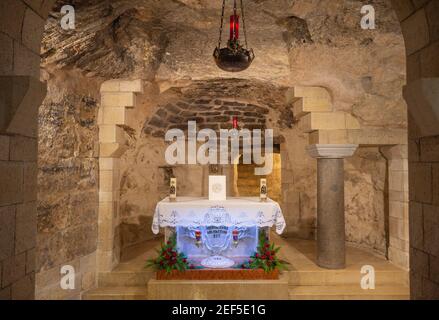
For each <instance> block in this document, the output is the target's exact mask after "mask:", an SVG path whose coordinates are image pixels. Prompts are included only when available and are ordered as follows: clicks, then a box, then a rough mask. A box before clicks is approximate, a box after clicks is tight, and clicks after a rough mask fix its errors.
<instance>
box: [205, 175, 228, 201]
mask: <svg viewBox="0 0 439 320" xmlns="http://www.w3.org/2000/svg"><path fill="white" fill-rule="evenodd" d="M209 200H210V201H225V200H227V185H226V176H209Z"/></svg>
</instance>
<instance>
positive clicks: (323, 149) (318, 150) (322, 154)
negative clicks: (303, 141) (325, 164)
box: [306, 144, 358, 159]
mask: <svg viewBox="0 0 439 320" xmlns="http://www.w3.org/2000/svg"><path fill="white" fill-rule="evenodd" d="M357 149H358V145H357V144H313V145H309V146H308V147H307V148H306V150H307V151H308V154H309V155H310V156H311V157H313V158H315V159H344V158H348V157H352V156H353V155H354V153H355V151H356V150H357Z"/></svg>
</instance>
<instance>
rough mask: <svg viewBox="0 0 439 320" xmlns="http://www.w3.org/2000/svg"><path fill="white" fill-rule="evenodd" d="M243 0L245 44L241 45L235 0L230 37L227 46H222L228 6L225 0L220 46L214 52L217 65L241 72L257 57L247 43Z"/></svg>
mask: <svg viewBox="0 0 439 320" xmlns="http://www.w3.org/2000/svg"><path fill="white" fill-rule="evenodd" d="M242 2H243V0H240V5H241V16H242V28H243V31H244V44H245V46H243V45H241V43H240V41H239V28H240V24H239V18H240V17H239V15H238V7H237V1H236V0H234V1H233V14H232V15H231V16H230V37H229V40H228V41H227V47H224V48H221V42H222V34H223V25H224V12H225V7H226V0H223V7H222V13H221V26H220V35H219V41H218V46H217V47H216V48H215V51H214V52H213V56H214V58H215V62H216V64H217V66H218V67H219V68H220V69H222V70H224V71H228V72H240V71H244V70H246V69H247V68H248V67H250V65H251V63H252V62H253V60H254V58H255V54H254V52H253V49H248V43H247V31H246V27H245V15H244V6H243V3H242Z"/></svg>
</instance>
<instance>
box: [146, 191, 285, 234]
mask: <svg viewBox="0 0 439 320" xmlns="http://www.w3.org/2000/svg"><path fill="white" fill-rule="evenodd" d="M217 212H221V217H220V219H221V222H220V223H221V225H224V226H226V227H233V226H236V227H254V226H258V227H260V228H264V227H272V226H276V232H277V233H278V234H282V233H283V232H284V230H285V227H286V224H285V219H284V216H283V214H282V210H281V208H280V206H279V204H278V203H277V202H275V201H273V200H271V199H267V202H260V201H259V198H256V197H255V198H244V197H241V198H229V199H227V200H226V201H209V200H208V199H206V198H194V197H179V198H177V201H176V202H170V201H169V198H166V199H164V200H163V201H160V202H159V203H158V204H157V207H156V210H155V213H154V219H153V223H152V231H153V233H154V234H158V233H159V232H160V227H162V228H165V227H177V226H179V227H191V228H196V227H201V226H205V225H207V224H209V223H210V222H212V221H213V223H218V220H217V219H218V217H217V216H216V215H215V213H217ZM212 213H213V214H212ZM212 219H213V220H212Z"/></svg>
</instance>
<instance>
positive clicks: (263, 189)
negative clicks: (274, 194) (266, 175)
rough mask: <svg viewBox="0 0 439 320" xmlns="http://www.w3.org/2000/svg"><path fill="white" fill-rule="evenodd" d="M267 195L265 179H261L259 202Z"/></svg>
mask: <svg viewBox="0 0 439 320" xmlns="http://www.w3.org/2000/svg"><path fill="white" fill-rule="evenodd" d="M267 195H268V190H267V179H261V186H260V194H259V199H260V201H261V202H266V201H267Z"/></svg>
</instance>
